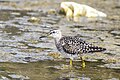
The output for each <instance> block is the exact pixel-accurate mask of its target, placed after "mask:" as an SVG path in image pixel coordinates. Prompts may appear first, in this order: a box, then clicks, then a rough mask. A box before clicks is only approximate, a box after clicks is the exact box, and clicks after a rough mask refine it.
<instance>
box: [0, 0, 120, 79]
mask: <svg viewBox="0 0 120 80" xmlns="http://www.w3.org/2000/svg"><path fill="white" fill-rule="evenodd" d="M62 1H64V0H59V1H56V0H53V1H51V0H43V1H39V0H35V1H32V0H29V1H24V0H6V1H0V62H1V63H0V78H1V79H3V80H9V79H14V80H16V79H18V80H21V79H23V80H24V79H30V80H81V79H82V80H119V79H120V27H119V25H120V13H119V12H120V7H119V6H120V4H119V3H117V1H114V0H110V1H109V0H94V1H90V2H89V1H88V0H87V1H86V0H82V1H81V2H79V1H78V0H77V1H76V2H78V3H84V4H87V5H90V6H92V7H95V8H96V9H98V10H100V11H103V12H105V13H107V14H108V17H107V18H105V19H100V20H97V19H96V20H91V19H87V18H84V17H82V18H81V19H80V22H78V23H75V22H73V21H67V20H66V18H65V16H63V15H60V14H58V13H57V12H56V10H58V9H59V4H60V2H62ZM98 2H99V3H98ZM109 5H111V6H109ZM108 6H109V7H108ZM51 29H60V30H61V31H62V33H63V35H69V36H71V35H77V34H78V35H79V36H80V37H81V38H82V39H83V40H86V41H88V42H90V43H93V44H95V45H99V46H101V47H105V48H106V49H107V50H106V51H105V52H102V53H94V54H85V57H86V59H85V60H86V61H88V62H87V67H86V68H84V69H82V68H81V67H80V65H81V62H79V61H75V62H74V67H73V69H72V70H70V69H69V68H67V69H66V68H65V69H64V68H63V66H64V65H65V66H66V65H67V66H68V64H69V62H68V60H64V59H59V56H58V55H53V54H54V53H56V54H57V53H58V51H57V49H56V47H55V45H54V41H53V38H51V37H48V38H44V39H41V40H40V39H39V37H40V36H42V35H46V33H47V32H49V30H51ZM51 53H53V54H51Z"/></svg>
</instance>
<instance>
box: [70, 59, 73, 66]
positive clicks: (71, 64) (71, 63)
mask: <svg viewBox="0 0 120 80" xmlns="http://www.w3.org/2000/svg"><path fill="white" fill-rule="evenodd" d="M72 67H73V61H72V59H70V68H72Z"/></svg>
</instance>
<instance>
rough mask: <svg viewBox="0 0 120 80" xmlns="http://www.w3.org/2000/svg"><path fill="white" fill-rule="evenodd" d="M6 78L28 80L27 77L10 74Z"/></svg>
mask: <svg viewBox="0 0 120 80" xmlns="http://www.w3.org/2000/svg"><path fill="white" fill-rule="evenodd" d="M8 76H9V77H10V78H11V79H13V80H30V78H29V77H28V76H23V75H17V74H10V75H8Z"/></svg>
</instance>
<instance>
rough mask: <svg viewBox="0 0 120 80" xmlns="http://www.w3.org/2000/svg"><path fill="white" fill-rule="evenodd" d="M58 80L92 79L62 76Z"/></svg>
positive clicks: (88, 79)
mask: <svg viewBox="0 0 120 80" xmlns="http://www.w3.org/2000/svg"><path fill="white" fill-rule="evenodd" d="M56 80H91V79H90V78H87V77H61V78H58V79H56Z"/></svg>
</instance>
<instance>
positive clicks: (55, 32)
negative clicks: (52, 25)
mask: <svg viewBox="0 0 120 80" xmlns="http://www.w3.org/2000/svg"><path fill="white" fill-rule="evenodd" d="M47 36H51V37H53V38H55V39H60V38H61V36H62V35H61V31H60V30H50V31H49V32H48V34H47ZM47 36H41V37H40V38H43V37H47Z"/></svg>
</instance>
